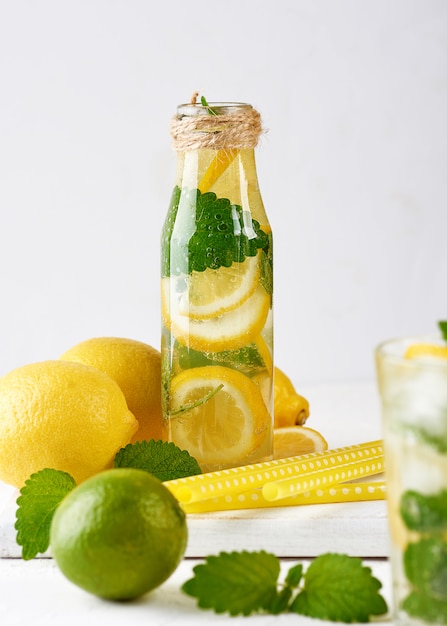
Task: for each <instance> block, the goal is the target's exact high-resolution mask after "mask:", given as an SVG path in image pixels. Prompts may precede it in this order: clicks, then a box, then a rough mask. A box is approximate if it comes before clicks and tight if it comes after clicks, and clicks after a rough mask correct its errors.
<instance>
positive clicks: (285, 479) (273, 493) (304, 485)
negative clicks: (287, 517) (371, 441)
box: [262, 444, 383, 502]
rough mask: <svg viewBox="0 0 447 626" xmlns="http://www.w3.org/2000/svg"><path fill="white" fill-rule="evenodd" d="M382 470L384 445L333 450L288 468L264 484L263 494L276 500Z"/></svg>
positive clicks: (270, 499)
mask: <svg viewBox="0 0 447 626" xmlns="http://www.w3.org/2000/svg"><path fill="white" fill-rule="evenodd" d="M382 471H383V448H382V445H381V444H380V445H373V446H369V447H367V448H363V449H357V450H346V451H341V450H338V451H337V450H335V451H330V450H329V452H328V453H327V454H326V455H324V456H323V457H322V458H318V459H310V460H308V461H305V462H304V463H303V462H298V463H296V464H295V465H294V466H293V467H288V468H287V471H286V472H283V473H282V474H283V475H282V477H281V478H279V479H275V480H272V481H268V482H266V483H264V485H263V486H262V495H263V497H264V498H265V499H266V500H268V501H270V502H272V501H273V500H282V499H283V498H287V497H290V496H292V495H295V494H298V493H304V492H305V491H312V490H314V489H318V488H319V487H327V486H329V485H331V484H338V483H344V482H346V481H348V480H353V479H354V478H363V477H366V476H372V475H374V474H378V473H380V472H382ZM287 474H289V475H288V476H287Z"/></svg>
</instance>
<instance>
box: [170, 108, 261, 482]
mask: <svg viewBox="0 0 447 626" xmlns="http://www.w3.org/2000/svg"><path fill="white" fill-rule="evenodd" d="M261 131H262V128H261V120H260V116H259V113H258V112H257V111H256V110H255V109H254V108H253V107H252V106H250V105H248V104H241V103H210V104H206V105H203V104H201V105H199V104H185V105H180V106H179V107H178V108H177V115H176V116H175V117H174V118H173V120H172V123H171V135H172V137H173V142H174V148H175V149H176V152H177V171H176V181H175V186H174V190H173V194H172V199H171V204H170V207H169V211H168V215H167V217H166V220H165V223H164V226H163V231H162V240H161V264H162V271H161V274H162V277H161V300H162V341H161V354H162V393H163V423H164V428H165V436H166V438H167V439H168V440H169V441H172V442H174V443H175V444H176V445H177V446H179V447H180V448H182V449H186V450H188V452H189V453H190V454H191V455H192V456H194V457H195V459H196V460H197V462H198V463H199V465H200V467H201V469H202V471H204V472H207V471H214V470H218V469H223V468H228V467H235V466H238V465H246V464H250V463H254V462H258V461H264V460H267V459H269V458H271V456H272V433H273V317H272V293H273V263H272V232H271V228H270V226H269V222H268V219H267V216H266V213H265V210H264V206H263V202H262V198H261V193H260V190H259V186H258V179H257V172H256V162H255V152H254V148H255V146H256V145H257V143H258V139H259V135H260V133H261Z"/></svg>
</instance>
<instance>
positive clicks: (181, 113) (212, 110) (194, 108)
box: [177, 102, 253, 118]
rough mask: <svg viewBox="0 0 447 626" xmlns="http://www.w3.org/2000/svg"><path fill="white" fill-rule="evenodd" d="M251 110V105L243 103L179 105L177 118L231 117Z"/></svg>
mask: <svg viewBox="0 0 447 626" xmlns="http://www.w3.org/2000/svg"><path fill="white" fill-rule="evenodd" d="M251 109H253V107H252V105H251V104H247V103H245V102H209V103H208V106H204V105H203V104H199V103H198V104H179V105H178V107H177V115H178V117H179V118H182V117H197V116H202V115H231V114H233V113H242V112H243V111H249V110H251Z"/></svg>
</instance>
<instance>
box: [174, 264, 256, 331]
mask: <svg viewBox="0 0 447 626" xmlns="http://www.w3.org/2000/svg"><path fill="white" fill-rule="evenodd" d="M259 275H260V266H259V253H258V254H257V255H256V256H254V257H247V258H246V259H245V261H244V262H243V263H232V264H231V265H230V267H220V268H219V269H217V270H214V269H209V268H208V269H206V270H205V271H204V272H194V271H193V272H191V274H189V275H186V276H183V275H182V276H178V277H171V279H170V280H171V281H174V292H175V293H176V294H177V299H178V312H179V314H180V315H187V316H188V317H191V318H193V319H209V318H210V317H215V316H216V315H222V313H226V312H227V311H231V310H232V309H234V308H236V307H238V306H240V305H241V304H242V303H243V302H245V300H247V298H249V297H250V296H251V295H252V293H253V292H254V291H255V289H256V286H257V284H258V282H259Z"/></svg>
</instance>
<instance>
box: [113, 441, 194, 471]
mask: <svg viewBox="0 0 447 626" xmlns="http://www.w3.org/2000/svg"><path fill="white" fill-rule="evenodd" d="M114 467H133V468H136V469H142V470H145V471H146V472H149V473H150V474H152V475H153V476H155V477H156V478H158V479H159V480H161V481H165V480H174V479H176V478H185V477H186V476H195V475H196V474H201V473H202V470H201V469H200V467H199V464H198V463H197V461H196V459H195V458H194V457H192V456H191V455H190V454H189V452H187V451H186V450H181V449H180V448H179V447H178V446H176V445H175V444H174V443H172V442H167V441H161V440H159V441H155V440H154V439H151V440H150V441H137V442H136V443H129V444H128V445H127V446H126V447H125V448H121V450H120V451H119V452H118V453H117V455H116V457H115V461H114Z"/></svg>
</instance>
